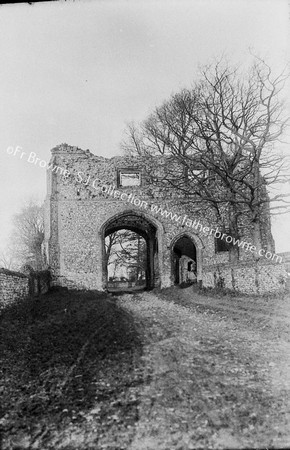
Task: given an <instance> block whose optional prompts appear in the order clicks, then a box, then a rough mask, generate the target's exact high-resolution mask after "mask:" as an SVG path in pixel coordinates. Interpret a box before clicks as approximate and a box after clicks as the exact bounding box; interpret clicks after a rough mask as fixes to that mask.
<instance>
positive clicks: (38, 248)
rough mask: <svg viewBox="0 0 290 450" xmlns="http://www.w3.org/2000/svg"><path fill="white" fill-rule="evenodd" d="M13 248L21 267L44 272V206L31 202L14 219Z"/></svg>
mask: <svg viewBox="0 0 290 450" xmlns="http://www.w3.org/2000/svg"><path fill="white" fill-rule="evenodd" d="M13 224H14V228H13V232H12V236H11V248H12V253H13V256H14V257H15V258H16V259H17V260H18V261H19V262H20V264H21V265H29V266H31V267H32V268H33V269H34V270H42V269H43V268H44V266H45V262H44V256H43V252H42V243H43V239H44V213H43V206H41V205H38V204H37V203H36V202H34V201H33V200H30V201H29V202H27V203H26V205H25V206H24V207H23V208H22V209H21V211H20V212H19V213H18V214H15V215H14V217H13Z"/></svg>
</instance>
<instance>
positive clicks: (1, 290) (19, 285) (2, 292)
mask: <svg viewBox="0 0 290 450" xmlns="http://www.w3.org/2000/svg"><path fill="white" fill-rule="evenodd" d="M28 294H29V277H28V276H26V275H24V274H22V273H19V272H13V271H11V270H7V269H0V309H3V308H5V307H6V306H8V305H11V304H12V303H14V302H15V301H17V300H21V299H23V298H25V297H27V296H28Z"/></svg>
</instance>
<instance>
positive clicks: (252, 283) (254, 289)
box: [203, 260, 287, 294]
mask: <svg viewBox="0 0 290 450" xmlns="http://www.w3.org/2000/svg"><path fill="white" fill-rule="evenodd" d="M286 283H287V273H286V268H285V265H284V264H273V263H269V262H267V261H266V260H261V261H259V262H256V263H252V264H251V265H249V264H245V263H239V264H236V265H229V264H221V265H218V266H216V265H215V266H208V267H205V268H204V271H203V287H209V288H225V289H230V290H233V291H237V292H243V293H246V294H268V293H274V292H283V291H285V286H286Z"/></svg>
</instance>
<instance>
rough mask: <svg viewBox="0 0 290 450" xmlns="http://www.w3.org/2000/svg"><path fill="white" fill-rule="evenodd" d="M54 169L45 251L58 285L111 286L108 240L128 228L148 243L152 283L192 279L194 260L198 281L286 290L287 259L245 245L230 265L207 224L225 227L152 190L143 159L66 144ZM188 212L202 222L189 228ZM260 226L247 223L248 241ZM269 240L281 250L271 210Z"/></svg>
mask: <svg viewBox="0 0 290 450" xmlns="http://www.w3.org/2000/svg"><path fill="white" fill-rule="evenodd" d="M51 153H52V158H51V161H50V167H49V168H48V170H47V197H46V218H45V252H46V256H47V263H48V265H49V267H50V270H51V273H52V279H53V283H54V284H55V285H61V286H67V287H69V288H76V289H97V290H106V289H107V267H106V265H105V257H104V256H105V237H106V236H108V235H109V234H110V233H112V232H113V231H116V230H120V229H129V230H132V231H135V232H137V233H139V234H140V235H141V236H142V237H144V239H145V240H146V243H147V270H146V285H147V288H148V289H151V288H154V287H161V288H164V287H168V286H171V285H173V284H176V283H181V282H183V281H185V279H186V277H185V272H184V271H186V267H187V263H188V262H189V263H190V262H192V261H193V262H194V264H195V267H196V276H197V282H198V283H199V284H202V285H203V286H205V287H214V286H223V287H225V288H230V289H235V290H238V291H242V292H248V293H253V292H254V293H263V292H271V291H277V290H280V289H283V286H284V278H285V272H284V269H283V267H282V265H281V264H274V263H273V262H272V261H270V262H269V261H267V260H266V258H261V259H260V261H259V262H257V261H255V260H254V256H253V254H252V253H251V252H249V251H246V250H245V249H242V248H240V249H239V263H238V264H236V265H232V264H230V263H229V252H228V251H218V250H217V245H216V240H215V238H214V236H213V235H206V234H204V233H202V232H201V231H200V228H201V227H209V228H213V227H215V226H217V224H216V223H214V218H213V217H210V216H209V215H208V214H205V213H204V212H203V211H202V209H201V208H200V207H199V209H198V210H194V211H193V212H189V211H188V208H187V209H185V208H182V207H177V206H176V201H173V200H172V198H167V196H166V195H164V193H163V194H161V193H160V191H158V190H156V189H155V190H154V189H152V186H151V185H150V183H149V182H148V179H147V178H146V175H145V173H144V171H143V170H142V164H141V162H140V160H139V159H138V158H136V157H128V156H124V157H121V156H116V157H113V158H110V159H107V158H104V157H100V156H95V155H93V154H92V153H91V152H90V151H89V150H86V151H84V150H81V149H79V148H77V147H71V146H68V145H67V144H62V145H60V146H57V147H55V148H53V149H52V151H51ZM152 205H156V206H157V207H158V206H160V207H162V208H163V210H164V209H166V210H167V211H172V213H176V214H177V215H178V216H179V217H181V219H180V220H179V221H177V220H174V219H172V217H165V216H162V214H161V213H160V211H159V212H157V211H155V212H154V211H153V208H152ZM185 215H187V217H188V218H190V219H192V222H193V220H195V223H196V224H199V225H198V226H197V227H193V226H188V223H189V222H188V220H182V217H184V216H185ZM251 236H252V228H251V226H250V225H249V224H247V223H246V222H245V223H244V224H243V239H244V240H246V241H248V242H251ZM261 241H262V242H261V244H262V246H263V247H264V248H266V249H267V250H270V251H274V244H273V238H272V235H271V230H270V218H269V214H268V212H267V211H265V217H264V220H263V223H262V228H261Z"/></svg>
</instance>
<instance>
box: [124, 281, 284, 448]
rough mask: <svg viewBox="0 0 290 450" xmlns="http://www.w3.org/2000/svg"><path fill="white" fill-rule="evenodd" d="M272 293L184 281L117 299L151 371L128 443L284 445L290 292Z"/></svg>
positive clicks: (150, 445)
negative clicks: (218, 291)
mask: <svg viewBox="0 0 290 450" xmlns="http://www.w3.org/2000/svg"><path fill="white" fill-rule="evenodd" d="M231 301H232V303H231ZM275 302H276V303H274V300H273V301H272V300H268V301H267V300H265V299H256V303H255V299H254V300H253V299H252V300H251V299H230V298H227V299H214V298H207V297H204V296H199V295H197V294H192V291H190V290H189V289H187V290H180V289H179V290H170V291H168V292H165V293H164V292H163V293H159V294H155V293H143V294H138V295H124V296H123V297H122V298H120V300H119V304H120V305H121V306H122V307H123V308H124V309H125V310H127V311H129V312H130V313H131V314H132V315H133V316H134V318H135V321H137V323H138V325H139V330H140V333H141V334H142V335H143V336H144V345H145V347H144V356H143V358H144V362H145V368H146V369H145V371H146V376H147V378H148V377H149V379H150V383H148V384H147V386H146V387H144V389H143V392H142V393H141V400H140V405H139V421H138V424H137V429H136V434H135V437H134V440H133V442H132V444H131V446H130V450H142V449H144V450H145V449H148V450H149V449H152V450H153V449H154V450H155V449H160V450H161V449H162V450H165V449H168V450H171V449H177V450H178V449H179V450H186V449H195V448H253V447H255V448H263V447H272V448H273V447H274V448H283V447H284V448H289V446H290V395H289V394H290V376H289V371H290V344H289V332H288V330H289V300H288V301H287V299H281V300H280V301H278V300H277V299H276V300H275ZM272 303H273V304H272Z"/></svg>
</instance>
